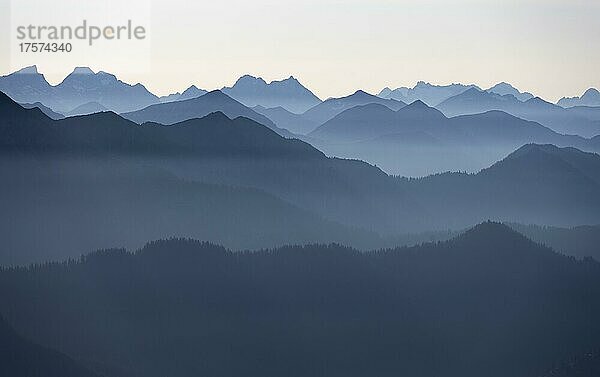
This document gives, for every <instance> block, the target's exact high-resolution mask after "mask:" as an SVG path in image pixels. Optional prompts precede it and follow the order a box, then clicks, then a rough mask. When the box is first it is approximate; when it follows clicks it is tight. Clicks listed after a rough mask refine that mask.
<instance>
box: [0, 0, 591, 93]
mask: <svg viewBox="0 0 600 377" xmlns="http://www.w3.org/2000/svg"><path fill="white" fill-rule="evenodd" d="M2 2H3V3H2ZM82 4H83V5H82ZM84 18H85V19H88V20H91V21H94V22H97V23H99V24H102V23H104V24H112V23H115V24H117V23H120V22H124V21H126V20H127V19H132V20H133V22H134V23H137V24H141V25H144V26H146V28H147V29H148V38H147V39H146V40H145V41H133V42H132V41H129V44H121V45H118V44H117V43H112V42H107V41H102V42H98V44H97V45H96V46H93V47H92V48H89V49H86V47H87V46H83V47H81V48H80V47H79V46H77V45H75V47H76V50H77V51H76V52H75V53H71V54H62V55H61V56H56V55H52V53H46V54H37V55H36V54H23V53H20V52H19V51H18V50H17V45H18V43H19V42H20V41H17V39H16V38H15V29H16V26H18V25H22V24H25V23H37V24H55V23H60V22H62V23H68V24H74V25H75V24H77V23H80V21H81V20H82V19H84ZM0 25H1V26H0V27H1V28H4V29H3V30H2V33H1V35H2V37H0V38H3V39H2V40H1V41H0V47H1V48H2V49H1V54H0V73H1V74H6V73H9V72H10V71H12V70H15V69H17V68H19V67H21V66H24V65H28V64H37V66H38V68H39V70H40V71H41V72H42V73H44V74H45V75H46V78H47V79H48V80H49V81H51V82H52V83H54V84H56V83H58V82H59V81H60V80H61V79H62V78H63V77H64V76H65V75H66V74H68V73H69V72H70V71H71V70H72V69H73V68H74V67H75V66H90V67H91V68H92V69H94V70H104V71H108V72H112V73H115V74H116V75H117V76H118V77H119V78H121V79H122V80H124V81H127V82H131V83H135V82H141V83H143V84H144V85H145V86H146V87H147V88H148V89H150V90H151V91H153V92H155V93H157V94H160V95H162V94H167V93H169V92H174V91H181V90H183V89H185V88H186V87H188V86H189V85H191V84H195V85H197V86H198V87H201V88H205V89H216V88H221V87H223V86H229V85H232V84H233V83H234V82H235V80H236V79H237V78H238V77H239V76H241V75H243V74H246V73H248V74H252V75H254V76H261V77H263V78H264V79H265V80H267V81H270V80H273V79H282V78H287V77H289V76H290V75H293V76H294V77H296V78H298V79H299V80H300V81H301V82H302V83H303V84H304V85H306V86H307V87H309V88H310V89H311V90H313V91H314V92H315V94H317V95H318V96H319V97H321V98H322V99H325V98H327V97H331V96H342V95H347V94H349V93H352V92H354V91H355V90H357V89H359V88H360V89H364V90H366V91H369V92H372V93H377V92H379V90H381V89H382V88H383V87H385V86H389V87H391V88H395V87H398V86H411V87H412V86H413V85H414V84H415V83H416V82H417V81H419V80H423V81H428V82H431V83H434V84H448V83H452V82H462V83H475V84H477V85H479V86H481V87H484V88H487V87H489V86H491V85H493V84H495V83H497V82H499V81H507V82H510V83H512V84H513V85H515V86H516V87H518V88H519V89H521V90H524V91H529V92H532V93H534V94H536V95H539V96H541V97H543V98H545V99H547V100H551V101H556V100H557V99H559V98H560V97H562V96H574V95H580V94H581V93H582V92H583V91H584V90H585V89H587V88H589V87H597V88H600V47H598V46H599V45H600V1H599V0H564V1H563V0H560V1H559V0H520V1H516V0H502V1H500V0H479V1H475V0H431V1H403V0H397V1H392V0H369V1H366V0H364V1H359V0H351V1H328V0H320V1H318V0H305V1H302V0H296V1H287V0H279V1H264V0H258V1H257V0H255V1H243V0H219V1H217V0H214V1H184V0H171V1H163V0H161V1H156V0H152V1H141V0H134V1H127V0H118V1H117V0H110V1H106V0H104V1H101V2H100V1H81V0H80V1H75V0H53V1H47V0H44V1H40V0H13V1H12V2H10V0H0ZM7 29H8V30H7ZM74 50H75V49H74Z"/></svg>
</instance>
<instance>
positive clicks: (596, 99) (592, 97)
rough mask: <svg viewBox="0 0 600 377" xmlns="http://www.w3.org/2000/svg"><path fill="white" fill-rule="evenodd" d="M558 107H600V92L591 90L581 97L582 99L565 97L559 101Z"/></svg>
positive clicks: (594, 89)
mask: <svg viewBox="0 0 600 377" xmlns="http://www.w3.org/2000/svg"><path fill="white" fill-rule="evenodd" d="M558 105H559V106H562V107H573V106H593V107H598V106H600V92H599V91H598V89H596V88H590V89H588V90H586V91H585V93H583V94H582V95H581V97H570V98H567V97H563V98H561V99H560V101H558Z"/></svg>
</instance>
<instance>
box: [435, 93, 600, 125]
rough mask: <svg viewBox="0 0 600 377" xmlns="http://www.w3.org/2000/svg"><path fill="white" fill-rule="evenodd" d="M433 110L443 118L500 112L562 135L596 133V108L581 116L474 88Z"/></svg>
mask: <svg viewBox="0 0 600 377" xmlns="http://www.w3.org/2000/svg"><path fill="white" fill-rule="evenodd" d="M436 108H438V109H440V110H441V111H442V112H443V113H444V114H446V115H447V116H457V115H464V114H477V113H483V112H486V111H490V110H501V111H504V112H507V113H509V114H512V115H514V116H517V117H519V118H522V119H525V120H531V121H535V122H538V123H540V124H542V125H544V126H546V127H549V128H551V129H553V130H554V131H556V132H559V133H562V134H571V135H581V136H584V137H593V136H596V135H599V134H600V122H598V120H600V109H598V110H597V112H595V115H594V116H592V117H591V118H590V116H587V117H584V116H581V114H579V113H578V112H577V111H576V110H575V111H573V110H571V109H565V108H562V107H560V106H558V105H554V104H552V103H550V102H546V101H544V100H542V99H540V98H538V97H535V98H531V99H529V100H527V101H525V102H521V101H519V100H518V99H517V98H515V97H514V96H513V95H510V94H507V95H499V94H496V93H490V92H486V91H480V90H477V89H469V90H467V91H465V92H463V93H462V94H459V95H457V96H454V97H451V98H449V99H447V100H445V101H444V102H442V103H440V104H439V105H438V106H436Z"/></svg>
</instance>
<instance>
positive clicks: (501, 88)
mask: <svg viewBox="0 0 600 377" xmlns="http://www.w3.org/2000/svg"><path fill="white" fill-rule="evenodd" d="M486 91H487V92H490V93H496V94H499V95H501V96H505V95H507V94H510V95H511V96H514V97H515V98H516V99H518V100H519V101H521V102H525V101H527V100H529V99H532V98H533V97H534V95H533V94H531V93H529V92H523V93H522V92H520V91H519V89H517V88H515V87H514V86H512V85H510V84H509V83H506V82H501V83H498V84H496V85H494V86H492V87H491V88H489V89H487V90H486ZM459 94H460V93H459ZM448 98H449V97H448Z"/></svg>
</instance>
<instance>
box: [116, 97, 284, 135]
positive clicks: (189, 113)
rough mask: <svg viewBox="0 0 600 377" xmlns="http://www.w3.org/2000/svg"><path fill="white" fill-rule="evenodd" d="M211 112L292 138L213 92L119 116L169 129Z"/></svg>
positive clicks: (232, 100)
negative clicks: (158, 124) (246, 121)
mask: <svg viewBox="0 0 600 377" xmlns="http://www.w3.org/2000/svg"><path fill="white" fill-rule="evenodd" d="M214 112H221V113H223V114H225V115H226V116H228V117H229V118H237V117H246V118H248V119H252V120H254V121H256V122H258V123H260V124H262V125H264V126H267V127H269V128H270V129H272V130H274V131H276V132H277V133H279V134H280V135H282V136H286V137H291V136H292V135H291V134H290V133H289V132H287V131H286V130H283V129H280V128H278V127H277V126H275V124H274V123H273V122H272V121H271V120H270V119H269V118H267V117H265V116H264V115H261V114H259V113H257V112H256V111H254V110H252V109H250V108H248V107H246V106H244V105H242V104H241V103H239V102H238V101H236V100H234V99H232V98H231V97H229V96H228V95H226V94H224V93H223V92H221V91H220V90H213V91H212V92H209V93H207V94H205V95H202V96H200V97H197V98H192V99H188V100H183V101H176V102H169V103H161V104H156V105H151V106H148V107H146V108H144V109H142V110H138V111H134V112H131V113H124V114H122V116H123V117H124V118H126V119H129V120H132V121H134V122H136V123H139V124H141V123H145V122H156V123H161V124H166V125H170V124H174V123H178V122H182V121H185V120H189V119H194V118H202V117H204V116H206V115H208V114H210V113H214Z"/></svg>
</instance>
